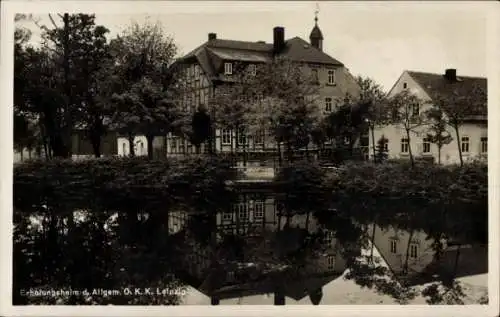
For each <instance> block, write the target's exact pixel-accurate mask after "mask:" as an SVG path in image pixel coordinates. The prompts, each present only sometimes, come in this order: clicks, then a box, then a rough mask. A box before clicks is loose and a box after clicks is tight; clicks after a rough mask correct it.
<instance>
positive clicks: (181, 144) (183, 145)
mask: <svg viewBox="0 0 500 317" xmlns="http://www.w3.org/2000/svg"><path fill="white" fill-rule="evenodd" d="M179 153H186V143H185V142H184V138H180V139H179Z"/></svg>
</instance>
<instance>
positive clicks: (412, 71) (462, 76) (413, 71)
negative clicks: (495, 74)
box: [405, 70, 487, 79]
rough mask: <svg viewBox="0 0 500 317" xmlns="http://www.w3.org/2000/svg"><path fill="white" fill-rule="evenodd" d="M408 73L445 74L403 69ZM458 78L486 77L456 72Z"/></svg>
mask: <svg viewBox="0 0 500 317" xmlns="http://www.w3.org/2000/svg"><path fill="white" fill-rule="evenodd" d="M405 71H406V72H408V73H417V74H425V75H435V76H444V75H445V74H441V73H435V72H424V71H419V70H405ZM457 77H458V78H471V79H487V77H481V76H469V75H460V74H457Z"/></svg>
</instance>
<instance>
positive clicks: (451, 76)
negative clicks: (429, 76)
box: [444, 68, 457, 81]
mask: <svg viewBox="0 0 500 317" xmlns="http://www.w3.org/2000/svg"><path fill="white" fill-rule="evenodd" d="M444 77H446V79H448V80H449V81H457V70H456V69H454V68H448V69H447V70H446V71H445V73H444Z"/></svg>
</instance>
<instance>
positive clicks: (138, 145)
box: [135, 141, 144, 155]
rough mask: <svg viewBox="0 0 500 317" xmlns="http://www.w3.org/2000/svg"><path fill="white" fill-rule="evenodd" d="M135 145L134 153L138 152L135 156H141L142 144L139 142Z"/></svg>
mask: <svg viewBox="0 0 500 317" xmlns="http://www.w3.org/2000/svg"><path fill="white" fill-rule="evenodd" d="M135 145H136V151H137V152H138V153H137V154H138V155H142V153H143V152H144V143H142V141H139V142H137V143H136V144H135ZM137 149H138V150H137Z"/></svg>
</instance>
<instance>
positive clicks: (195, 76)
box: [194, 65, 200, 80]
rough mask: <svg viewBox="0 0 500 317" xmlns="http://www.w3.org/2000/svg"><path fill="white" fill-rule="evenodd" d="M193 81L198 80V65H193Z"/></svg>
mask: <svg viewBox="0 0 500 317" xmlns="http://www.w3.org/2000/svg"><path fill="white" fill-rule="evenodd" d="M194 79H195V80H199V79H200V66H199V65H194Z"/></svg>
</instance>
